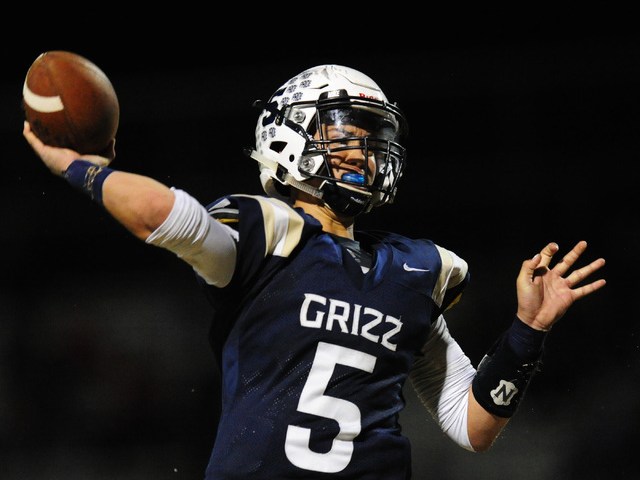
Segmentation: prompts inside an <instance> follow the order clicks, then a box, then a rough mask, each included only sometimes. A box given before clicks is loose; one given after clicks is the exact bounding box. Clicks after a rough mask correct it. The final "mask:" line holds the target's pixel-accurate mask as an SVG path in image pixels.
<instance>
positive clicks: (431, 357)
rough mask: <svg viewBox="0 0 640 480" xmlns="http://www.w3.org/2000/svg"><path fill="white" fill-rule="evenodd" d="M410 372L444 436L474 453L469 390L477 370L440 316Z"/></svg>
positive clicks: (415, 385) (426, 406)
mask: <svg viewBox="0 0 640 480" xmlns="http://www.w3.org/2000/svg"><path fill="white" fill-rule="evenodd" d="M422 353H423V354H424V355H423V356H422V357H420V358H418V359H417V360H416V362H415V363H414V365H413V368H412V370H411V372H410V377H409V378H410V379H411V383H412V385H413V388H414V390H415V391H416V393H417V394H418V397H419V398H420V400H421V401H422V404H423V405H424V406H425V408H426V409H427V410H428V411H429V413H430V414H431V415H432V416H433V418H434V419H435V421H436V422H437V423H438V425H439V426H440V428H441V429H442V431H443V432H444V433H446V434H447V435H448V436H449V438H451V439H452V440H453V441H454V442H456V443H457V444H458V445H460V446H461V447H463V448H465V449H467V450H469V451H474V450H473V447H472V446H471V442H470V441H469V432H468V431H467V407H468V405H469V387H470V386H471V382H472V381H473V377H474V376H475V373H476V370H475V368H474V367H473V365H472V364H471V361H470V360H469V358H468V357H467V356H466V355H465V354H464V352H463V351H462V349H461V348H460V345H458V343H457V342H456V341H455V340H454V339H453V337H452V336H451V334H450V333H449V329H448V328H447V324H446V322H445V320H444V317H443V316H442V315H441V316H440V317H438V320H437V321H436V322H435V323H434V325H433V326H432V328H431V332H430V334H429V338H428V339H427V342H426V343H425V345H424V347H422Z"/></svg>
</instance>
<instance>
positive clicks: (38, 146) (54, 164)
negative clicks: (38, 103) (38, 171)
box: [22, 122, 113, 176]
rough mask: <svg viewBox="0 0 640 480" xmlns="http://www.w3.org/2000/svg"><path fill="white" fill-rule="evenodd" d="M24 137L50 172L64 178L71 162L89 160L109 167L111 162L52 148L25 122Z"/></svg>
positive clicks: (100, 157)
mask: <svg viewBox="0 0 640 480" xmlns="http://www.w3.org/2000/svg"><path fill="white" fill-rule="evenodd" d="M22 135H23V136H24V138H25V139H26V140H27V142H28V143H29V145H31V148H32V149H33V151H34V152H35V153H36V155H38V156H39V157H40V159H41V160H42V161H43V162H44V164H45V165H46V166H47V168H49V170H51V171H52V172H53V173H54V174H56V175H58V176H62V175H63V174H64V172H65V170H66V169H67V167H69V165H70V164H71V162H73V161H74V160H77V159H79V158H82V159H83V160H88V161H89V162H92V163H95V164H96V165H100V166H107V165H109V163H110V162H111V160H110V159H109V158H106V157H102V156H99V155H80V154H79V153H78V152H76V151H74V150H70V149H68V148H58V147H52V146H50V145H45V144H44V143H42V141H41V140H40V139H39V138H38V137H37V136H36V135H35V133H33V131H32V130H31V126H30V125H29V122H24V128H23V130H22ZM112 148H113V147H112Z"/></svg>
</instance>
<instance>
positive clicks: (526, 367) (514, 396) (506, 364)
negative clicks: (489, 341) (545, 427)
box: [472, 317, 547, 418]
mask: <svg viewBox="0 0 640 480" xmlns="http://www.w3.org/2000/svg"><path fill="white" fill-rule="evenodd" d="M546 336H547V332H543V331H539V330H535V329H533V328H531V327H530V326H528V325H526V324H525V323H524V322H522V321H521V320H520V319H519V318H517V317H516V318H515V320H514V321H513V323H512V325H511V327H510V328H509V330H507V331H506V332H504V333H503V334H502V335H501V336H500V338H499V339H498V340H497V341H496V343H495V344H494V345H493V346H492V347H491V349H490V350H489V351H488V352H487V354H486V355H485V356H484V358H483V359H482V361H481V362H480V364H479V365H478V369H477V373H476V376H475V377H474V379H473V383H472V389H473V396H474V397H475V399H476V400H477V402H478V403H479V404H480V405H482V407H483V408H484V409H485V410H487V411H488V412H490V413H492V414H494V415H497V416H499V417H503V418H509V417H511V416H512V415H513V414H514V413H515V412H516V410H517V408H518V405H519V403H520V401H521V400H522V398H523V397H524V393H525V391H526V389H527V387H528V386H529V383H530V382H531V378H532V377H533V375H534V374H535V373H536V372H537V371H538V370H539V369H540V365H541V360H540V359H541V357H542V353H543V346H544V340H545V338H546Z"/></svg>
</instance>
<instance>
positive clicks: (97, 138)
mask: <svg viewBox="0 0 640 480" xmlns="http://www.w3.org/2000/svg"><path fill="white" fill-rule="evenodd" d="M22 105H23V109H24V115H25V119H26V120H27V121H28V122H29V124H30V126H31V129H32V131H33V132H34V133H35V134H36V136H37V137H38V138H39V139H40V140H42V141H43V142H44V143H45V144H47V145H52V146H55V147H65V148H70V149H73V150H75V151H77V152H78V153H81V154H95V155H101V154H102V155H107V152H108V151H109V150H110V148H111V147H112V140H114V139H115V136H116V132H117V131H118V124H119V121H120V105H119V103H118V97H117V95H116V92H115V89H114V87H113V85H112V84H111V81H110V80H109V78H108V77H107V75H106V74H105V73H104V72H103V71H102V70H101V69H100V68H99V67H98V66H97V65H95V64H94V63H93V62H91V61H90V60H88V59H87V58H85V57H83V56H81V55H78V54H76V53H73V52H66V51H55V50H54V51H49V52H45V53H42V54H40V55H39V56H38V57H37V58H36V59H35V60H34V62H33V63H32V64H31V66H30V67H29V70H28V71H27V75H26V78H25V81H24V85H23V88H22Z"/></svg>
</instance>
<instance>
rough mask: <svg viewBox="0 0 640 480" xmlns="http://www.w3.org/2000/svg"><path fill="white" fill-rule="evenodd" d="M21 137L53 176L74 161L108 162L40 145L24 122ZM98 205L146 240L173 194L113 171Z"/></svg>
mask: <svg viewBox="0 0 640 480" xmlns="http://www.w3.org/2000/svg"><path fill="white" fill-rule="evenodd" d="M23 135H24V137H25V139H26V140H27V142H28V143H29V145H31V148H33V150H34V151H35V153H36V154H37V155H38V156H39V157H40V159H41V160H42V161H43V163H44V164H45V165H46V166H47V167H48V168H49V170H51V172H52V173H54V174H55V175H57V176H60V177H62V176H64V173H65V172H66V171H67V169H68V168H69V165H71V164H72V163H73V162H74V161H75V160H78V159H83V160H87V161H89V162H91V163H94V164H96V165H99V166H106V165H108V163H109V162H110V159H106V158H104V157H99V156H97V155H86V156H82V155H80V154H79V153H78V152H75V151H73V150H70V149H67V148H56V147H51V146H49V145H45V144H43V143H42V142H41V141H40V139H39V138H38V137H36V135H35V134H34V133H33V132H32V131H31V128H30V125H29V124H28V122H25V123H24V130H23ZM102 202H103V205H104V207H105V208H106V209H107V211H108V212H109V213H110V214H111V215H112V216H113V217H114V218H115V219H116V220H117V221H118V222H120V223H121V224H122V225H123V226H124V227H125V228H126V229H127V230H129V231H130V232H131V233H133V234H134V235H135V236H136V237H138V238H139V239H141V240H146V239H147V237H148V236H149V235H151V233H152V232H153V231H154V230H155V229H156V228H158V227H159V226H160V225H161V224H162V222H164V220H165V219H166V218H167V216H168V215H169V212H170V211H171V208H172V207H173V202H174V194H173V192H172V191H171V189H170V188H168V187H167V186H166V185H163V184H162V183H160V182H157V181H156V180H154V179H152V178H149V177H145V176H142V175H136V174H133V173H127V172H121V171H117V172H113V173H112V174H111V175H109V177H108V178H107V179H106V180H105V181H104V184H103V189H102Z"/></svg>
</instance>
